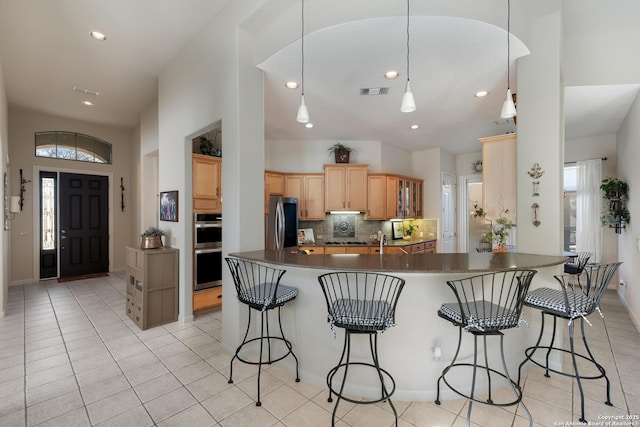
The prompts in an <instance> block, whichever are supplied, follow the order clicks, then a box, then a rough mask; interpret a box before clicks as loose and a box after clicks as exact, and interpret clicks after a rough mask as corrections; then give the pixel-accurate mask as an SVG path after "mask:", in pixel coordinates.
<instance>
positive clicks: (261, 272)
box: [225, 258, 300, 406]
mask: <svg viewBox="0 0 640 427" xmlns="http://www.w3.org/2000/svg"><path fill="white" fill-rule="evenodd" d="M225 260H226V261H227V264H228V265H229V270H230V271H231V276H232V277H233V281H234V284H235V287H236V293H237V296H238V300H239V301H240V302H241V303H243V304H246V305H247V306H248V307H249V310H248V313H249V319H248V321H247V330H246V332H245V334H244V338H243V339H242V343H241V344H240V345H239V346H238V348H237V349H236V351H235V354H234V355H233V358H232V359H231V363H230V364H229V381H228V382H229V384H232V383H233V361H234V360H236V359H238V360H239V361H240V362H242V363H246V364H249V365H257V366H258V398H257V400H256V406H261V405H262V402H261V401H260V376H261V373H262V365H270V364H272V363H275V362H278V361H280V360H282V359H284V358H285V357H287V356H289V355H291V356H293V358H294V359H295V361H296V382H300V375H299V372H298V358H297V357H296V355H295V353H294V352H293V346H292V345H291V342H290V341H289V340H288V339H286V338H285V336H284V331H283V330H282V321H281V317H280V309H281V308H282V306H284V305H285V304H286V303H287V302H289V301H292V300H293V299H295V298H296V297H297V296H298V289H297V288H295V287H292V286H286V285H281V284H280V279H282V276H283V275H284V273H286V270H281V269H277V268H273V267H269V266H266V265H262V264H259V263H256V262H251V261H246V260H241V259H237V258H225ZM276 308H277V309H278V327H279V329H280V335H279V336H278V335H270V332H269V311H271V310H273V309H276ZM251 310H255V311H257V312H258V313H260V335H259V336H257V337H255V338H250V339H247V338H248V337H249V331H250V330H251ZM257 341H258V342H259V343H260V351H259V356H258V360H257V361H256V360H251V359H249V358H248V356H247V355H242V354H241V353H242V352H243V350H246V349H248V348H249V345H250V344H251V343H255V342H257ZM276 343H280V344H281V345H280V347H281V349H280V352H279V353H278V354H277V355H274V354H273V353H272V348H271V347H272V344H273V345H274V346H275V344H276ZM265 344H266V347H267V349H266V356H265V354H264V346H265ZM283 345H284V346H283ZM282 347H284V348H282ZM245 353H246V351H245Z"/></svg>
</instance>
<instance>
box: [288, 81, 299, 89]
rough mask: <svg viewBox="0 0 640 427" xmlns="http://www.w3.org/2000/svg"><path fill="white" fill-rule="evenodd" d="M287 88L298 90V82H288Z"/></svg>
mask: <svg viewBox="0 0 640 427" xmlns="http://www.w3.org/2000/svg"><path fill="white" fill-rule="evenodd" d="M285 86H286V87H287V89H298V82H287V83H286V84H285Z"/></svg>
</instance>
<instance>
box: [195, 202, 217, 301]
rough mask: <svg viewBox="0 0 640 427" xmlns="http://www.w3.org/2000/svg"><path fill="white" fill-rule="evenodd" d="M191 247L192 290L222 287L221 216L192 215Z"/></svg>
mask: <svg viewBox="0 0 640 427" xmlns="http://www.w3.org/2000/svg"><path fill="white" fill-rule="evenodd" d="M193 246H194V247H193V290H194V291H200V290H203V289H209V288H215V287H216V286H222V215H220V214H210V213H196V214H194V219H193Z"/></svg>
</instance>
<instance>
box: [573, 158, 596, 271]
mask: <svg viewBox="0 0 640 427" xmlns="http://www.w3.org/2000/svg"><path fill="white" fill-rule="evenodd" d="M576 166H577V182H576V251H577V252H591V254H592V256H591V259H590V262H600V261H601V259H602V227H601V226H600V215H601V213H602V194H601V192H600V184H601V183H602V160H601V159H593V160H581V161H578V162H576Z"/></svg>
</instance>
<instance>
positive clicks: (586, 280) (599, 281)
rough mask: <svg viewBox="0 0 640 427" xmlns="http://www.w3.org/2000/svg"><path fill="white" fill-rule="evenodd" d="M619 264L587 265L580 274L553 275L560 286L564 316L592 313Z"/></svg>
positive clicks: (574, 316) (572, 316)
mask: <svg viewBox="0 0 640 427" xmlns="http://www.w3.org/2000/svg"><path fill="white" fill-rule="evenodd" d="M620 264H622V263H620V262H617V263H611V264H595V265H587V266H586V267H585V268H584V270H583V272H582V273H581V274H578V275H576V274H559V275H557V276H555V278H556V280H557V281H558V282H559V283H560V286H562V291H563V294H564V303H565V304H564V308H565V310H566V311H565V314H566V316H567V317H569V318H576V317H578V316H588V315H589V314H591V313H593V312H594V310H595V309H596V307H598V304H599V303H600V299H601V298H602V296H603V295H604V291H606V290H607V286H609V283H610V282H611V279H612V278H613V275H614V274H615V272H616V270H617V269H618V267H619V266H620Z"/></svg>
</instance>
